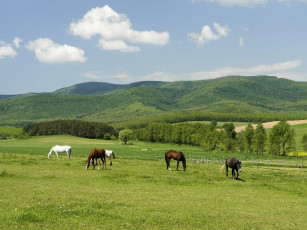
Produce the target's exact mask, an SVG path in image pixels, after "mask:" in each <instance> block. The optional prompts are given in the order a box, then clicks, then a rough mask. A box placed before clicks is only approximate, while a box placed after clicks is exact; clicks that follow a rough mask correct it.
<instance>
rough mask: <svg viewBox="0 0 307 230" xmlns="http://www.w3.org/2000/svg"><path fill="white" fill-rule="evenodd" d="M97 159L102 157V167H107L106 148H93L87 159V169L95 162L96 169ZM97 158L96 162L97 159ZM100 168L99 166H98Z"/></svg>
mask: <svg viewBox="0 0 307 230" xmlns="http://www.w3.org/2000/svg"><path fill="white" fill-rule="evenodd" d="M97 159H101V161H102V169H103V167H104V168H105V169H107V167H106V151H105V150H104V149H96V148H95V149H92V151H91V152H90V154H89V155H88V158H87V161H86V169H88V167H89V166H90V163H91V162H92V164H93V169H95V166H96V165H97ZM95 160H96V164H95V162H94V161H95ZM98 169H99V167H98Z"/></svg>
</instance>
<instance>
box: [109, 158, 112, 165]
mask: <svg viewBox="0 0 307 230" xmlns="http://www.w3.org/2000/svg"><path fill="white" fill-rule="evenodd" d="M108 158H109V160H110V166H112V158H111V156H109V157H108Z"/></svg>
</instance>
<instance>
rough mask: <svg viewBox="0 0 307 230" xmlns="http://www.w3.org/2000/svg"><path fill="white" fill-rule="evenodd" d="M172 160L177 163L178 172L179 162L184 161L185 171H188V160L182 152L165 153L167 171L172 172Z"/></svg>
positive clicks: (169, 151) (171, 151)
mask: <svg viewBox="0 0 307 230" xmlns="http://www.w3.org/2000/svg"><path fill="white" fill-rule="evenodd" d="M171 159H174V160H176V161H177V171H178V166H179V161H182V165H183V171H185V170H186V160H185V156H184V155H183V153H182V152H177V151H175V150H168V151H166V152H165V162H166V169H168V170H171V168H170V161H171Z"/></svg>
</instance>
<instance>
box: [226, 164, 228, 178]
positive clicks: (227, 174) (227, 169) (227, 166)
mask: <svg viewBox="0 0 307 230" xmlns="http://www.w3.org/2000/svg"><path fill="white" fill-rule="evenodd" d="M226 176H227V177H228V166H227V165H226Z"/></svg>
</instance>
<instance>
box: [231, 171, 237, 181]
mask: <svg viewBox="0 0 307 230" xmlns="http://www.w3.org/2000/svg"><path fill="white" fill-rule="evenodd" d="M231 174H232V179H235V176H236V173H235V170H234V169H232V172H231Z"/></svg>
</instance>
